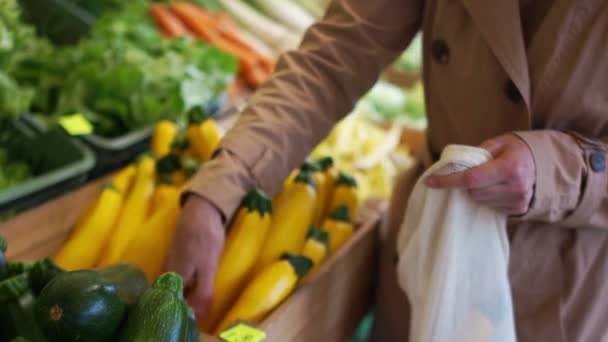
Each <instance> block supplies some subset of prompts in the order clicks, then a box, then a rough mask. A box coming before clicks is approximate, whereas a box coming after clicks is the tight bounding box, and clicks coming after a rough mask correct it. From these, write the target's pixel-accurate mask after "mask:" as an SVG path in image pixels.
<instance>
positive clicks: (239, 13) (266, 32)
mask: <svg viewBox="0 0 608 342" xmlns="http://www.w3.org/2000/svg"><path fill="white" fill-rule="evenodd" d="M220 1H221V4H222V6H223V7H224V9H225V10H226V11H227V12H228V13H229V14H230V16H232V17H233V18H234V19H236V20H237V21H238V22H239V23H240V24H241V25H243V26H244V27H245V28H246V29H248V30H249V31H251V32H253V33H255V34H256V35H257V36H258V37H260V39H262V40H263V41H265V42H266V43H267V44H269V45H271V46H273V47H275V48H277V49H279V50H280V51H284V50H287V49H290V48H294V47H296V46H297V45H298V44H299V42H300V38H299V37H298V36H296V35H295V34H293V33H291V32H290V31H289V30H287V29H286V28H285V27H283V26H281V25H279V24H277V23H276V22H274V21H272V20H271V19H269V18H267V17H265V16H264V15H262V14H260V13H259V12H258V11H256V10H255V9H254V8H253V7H251V6H250V5H248V4H246V3H244V2H242V1H241V0H220Z"/></svg>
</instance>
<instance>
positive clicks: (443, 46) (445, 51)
mask: <svg viewBox="0 0 608 342" xmlns="http://www.w3.org/2000/svg"><path fill="white" fill-rule="evenodd" d="M431 53H432V54H433V59H435V62H437V63H439V64H447V63H448V60H449V59H450V48H448V44H447V43H446V42H445V40H443V39H436V40H435V41H434V42H433V44H432V45H431Z"/></svg>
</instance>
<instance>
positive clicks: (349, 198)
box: [329, 172, 359, 220]
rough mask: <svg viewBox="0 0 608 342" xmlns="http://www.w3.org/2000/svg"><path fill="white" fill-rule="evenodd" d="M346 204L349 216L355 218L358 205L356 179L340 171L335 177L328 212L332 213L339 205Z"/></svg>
mask: <svg viewBox="0 0 608 342" xmlns="http://www.w3.org/2000/svg"><path fill="white" fill-rule="evenodd" d="M343 205H345V206H347V207H348V210H349V213H350V216H351V217H352V218H353V220H354V219H356V218H357V210H358V207H359V196H358V195H357V181H356V180H355V178H353V177H352V176H350V175H347V174H346V173H343V172H340V174H339V175H338V178H337V179H336V185H335V186H334V191H333V195H332V199H331V203H330V205H329V213H330V214H331V213H333V212H334V211H335V210H336V209H338V208H339V207H341V206H343Z"/></svg>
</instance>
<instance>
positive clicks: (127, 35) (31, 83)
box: [0, 0, 237, 137]
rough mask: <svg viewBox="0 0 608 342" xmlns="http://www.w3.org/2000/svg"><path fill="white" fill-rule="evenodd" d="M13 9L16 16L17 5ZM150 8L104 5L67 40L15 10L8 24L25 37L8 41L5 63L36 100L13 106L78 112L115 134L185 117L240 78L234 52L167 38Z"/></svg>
mask: <svg viewBox="0 0 608 342" xmlns="http://www.w3.org/2000/svg"><path fill="white" fill-rule="evenodd" d="M9 2H10V0H9ZM12 10H14V12H11V14H13V16H14V13H19V12H18V10H17V8H13V9H12ZM147 10H148V4H147V2H146V1H143V0H138V1H129V2H123V4H122V5H121V6H118V9H115V10H108V11H105V12H103V13H102V14H101V16H100V17H99V18H97V20H96V22H95V25H94V26H93V28H92V30H91V31H90V32H88V34H87V35H86V36H85V37H84V38H83V39H81V40H80V41H79V42H78V43H77V44H75V45H69V46H62V47H58V46H52V45H50V44H49V43H48V42H47V41H46V40H45V39H43V38H37V37H34V35H33V34H31V32H33V31H32V29H31V28H30V27H29V26H28V25H26V24H24V23H23V22H21V21H20V20H18V18H17V19H14V18H13V19H14V20H12V21H10V25H8V24H5V25H4V27H6V30H7V32H9V33H10V36H16V35H18V37H25V38H21V39H17V38H15V39H13V41H14V42H15V43H14V44H12V45H9V47H8V48H6V49H4V50H1V49H2V48H3V47H4V45H2V47H0V63H2V65H3V66H4V65H6V68H2V70H6V74H7V75H8V76H9V77H10V78H11V79H13V80H15V82H17V84H18V85H19V86H20V87H22V89H25V90H28V91H29V92H31V93H32V95H33V99H32V103H31V105H30V104H29V101H25V99H27V96H25V95H27V94H26V93H24V95H23V96H21V97H22V98H23V99H24V100H22V101H19V105H17V104H12V103H13V102H14V101H15V100H16V99H18V98H20V97H15V98H14V99H11V101H12V102H10V101H9V102H7V103H8V104H11V107H15V108H17V110H15V109H10V110H8V111H9V112H22V111H26V110H30V111H33V112H38V113H41V114H45V115H47V116H49V117H50V119H51V120H56V119H57V118H58V117H60V116H63V115H66V114H72V113H75V112H80V113H82V114H84V115H85V117H86V118H87V119H88V120H89V121H90V122H91V123H92V124H93V126H94V131H95V133H96V134H98V135H102V136H104V137H115V136H120V135H123V134H125V133H128V132H130V131H133V130H137V129H140V128H144V127H148V126H150V125H152V124H154V122H155V121H157V120H158V119H160V118H163V117H168V118H172V119H184V118H185V116H186V113H188V111H189V110H191V109H192V108H195V107H205V106H207V105H208V104H209V103H210V102H212V101H215V100H217V98H219V97H220V96H221V95H222V94H223V93H224V92H225V91H226V89H227V87H228V85H229V84H231V83H232V82H233V80H234V74H235V73H236V69H237V64H236V61H235V60H234V58H233V57H231V56H229V55H227V54H225V53H222V52H221V51H219V50H218V49H216V48H213V47H211V46H207V45H204V44H203V43H201V42H200V41H196V40H193V39H190V38H188V37H182V38H180V39H172V40H169V39H165V38H164V37H162V35H161V34H160V33H159V32H158V30H157V29H156V26H155V25H154V23H153V22H152V20H150V18H149V16H148V14H147ZM0 11H2V10H1V9H0ZM0 15H2V14H0ZM2 16H6V15H2ZM6 22H9V21H6ZM0 32H2V25H1V24H0ZM0 34H1V33H0ZM27 34H30V35H31V37H30V36H26V35H27ZM10 36H9V37H10ZM9 42H11V41H10V40H9ZM2 80H3V77H2V75H0V88H2V89H5V88H7V87H8V85H10V84H11V83H7V82H8V81H7V82H2ZM3 83H4V84H5V85H6V86H5V87H4V88H3V87H2V84H3ZM9 90H10V89H9ZM6 93H7V94H8V90H7V91H6ZM13 93H14V92H13ZM11 94H12V93H11ZM2 96H4V92H3V93H0V97H2ZM7 96H8V95H7ZM2 102H3V105H4V101H2ZM22 102H23V103H25V102H27V104H26V105H21V103H22Z"/></svg>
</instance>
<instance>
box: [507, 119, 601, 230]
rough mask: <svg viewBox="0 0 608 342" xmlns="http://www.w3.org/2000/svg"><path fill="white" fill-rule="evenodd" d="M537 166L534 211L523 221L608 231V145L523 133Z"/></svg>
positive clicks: (550, 132) (562, 135) (570, 135)
mask: <svg viewBox="0 0 608 342" xmlns="http://www.w3.org/2000/svg"><path fill="white" fill-rule="evenodd" d="M516 134H517V135H518V136H519V137H520V138H522V139H523V140H524V141H525V142H526V143H527V144H528V146H529V147H530V149H531V151H532V154H533V156H534V160H535V163H536V187H535V194H534V198H533V200H532V205H531V207H530V209H529V211H528V213H527V214H526V215H525V216H523V217H522V218H521V219H523V220H531V221H541V222H547V223H557V224H558V225H559V226H560V227H569V228H580V227H585V228H604V229H606V228H607V227H608V172H607V165H606V158H607V157H608V156H607V145H606V144H605V143H604V141H608V139H595V138H589V137H584V136H582V135H580V134H578V133H571V132H560V131H553V130H539V131H527V132H517V133H516Z"/></svg>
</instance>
